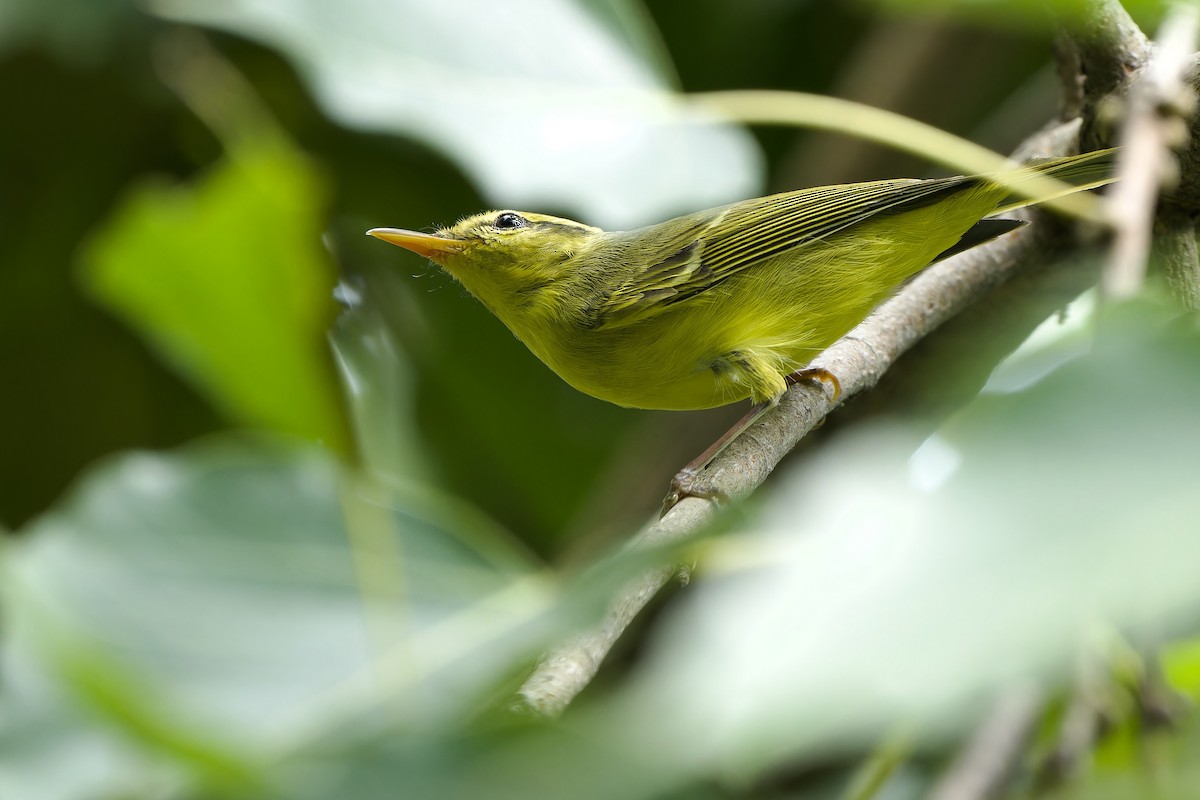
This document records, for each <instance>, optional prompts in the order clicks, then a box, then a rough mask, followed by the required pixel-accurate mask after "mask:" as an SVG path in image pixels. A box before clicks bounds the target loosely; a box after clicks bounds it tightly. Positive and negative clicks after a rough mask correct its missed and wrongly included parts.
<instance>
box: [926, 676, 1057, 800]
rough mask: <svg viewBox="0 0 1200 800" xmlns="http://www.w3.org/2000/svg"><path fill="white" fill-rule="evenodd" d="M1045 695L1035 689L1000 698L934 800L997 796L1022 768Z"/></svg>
mask: <svg viewBox="0 0 1200 800" xmlns="http://www.w3.org/2000/svg"><path fill="white" fill-rule="evenodd" d="M1041 706H1042V695H1041V692H1039V691H1038V690H1037V689H1036V688H1034V687H1022V688H1018V689H1013V690H1011V691H1009V692H1007V693H1005V694H1004V695H1002V696H1001V697H1000V701H999V702H998V703H996V705H995V707H994V708H993V709H992V712H991V714H989V715H988V717H987V718H986V719H985V720H984V721H983V724H982V725H980V726H979V728H978V729H977V730H976V731H975V735H974V736H973V737H972V738H971V741H970V742H968V743H967V746H966V748H965V749H964V750H963V751H962V753H960V754H959V756H958V758H957V759H955V761H954V763H953V764H952V765H951V767H950V769H949V771H948V772H947V773H946V774H945V776H943V777H942V779H941V780H940V781H938V783H937V785H936V786H934V788H933V791H932V792H931V793H930V795H929V796H930V798H931V799H932V800H985V798H988V797H996V796H998V795H999V794H1000V792H1001V790H1003V789H1004V788H1005V786H1006V785H1007V784H1008V783H1009V782H1010V781H1011V780H1012V776H1013V774H1014V773H1015V772H1016V771H1017V769H1018V768H1019V767H1020V766H1021V757H1022V754H1023V752H1024V750H1025V745H1026V744H1027V743H1028V742H1029V740H1030V738H1031V737H1032V735H1033V732H1034V730H1035V729H1036V727H1037V722H1038V715H1039V714H1040V712H1041Z"/></svg>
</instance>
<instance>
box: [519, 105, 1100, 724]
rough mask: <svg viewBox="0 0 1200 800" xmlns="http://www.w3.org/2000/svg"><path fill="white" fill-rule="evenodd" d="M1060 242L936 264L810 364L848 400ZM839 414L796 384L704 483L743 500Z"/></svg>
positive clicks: (591, 651)
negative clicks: (831, 379)
mask: <svg viewBox="0 0 1200 800" xmlns="http://www.w3.org/2000/svg"><path fill="white" fill-rule="evenodd" d="M1078 132H1079V126H1078V121H1077V120H1076V121H1073V122H1070V123H1065V124H1063V125H1059V126H1056V127H1053V128H1050V129H1048V130H1045V131H1043V132H1041V133H1039V134H1037V135H1036V136H1035V137H1033V138H1031V139H1030V140H1028V141H1027V142H1026V143H1025V144H1024V145H1023V146H1022V147H1021V148H1020V149H1019V151H1018V152H1017V153H1016V154H1014V155H1015V157H1017V158H1020V159H1029V158H1035V157H1048V156H1053V155H1065V154H1066V153H1068V152H1070V151H1071V150H1073V149H1074V143H1075V141H1076V140H1077V138H1078ZM1054 236H1055V233H1054V232H1053V231H1050V230H1048V229H1047V226H1038V225H1032V226H1029V227H1027V228H1022V229H1020V230H1017V231H1014V232H1013V233H1010V234H1008V235H1006V236H1004V237H1002V238H1000V239H997V240H995V241H993V242H990V243H988V244H986V245H982V246H980V247H977V248H974V249H972V250H968V251H966V252H965V253H962V254H960V255H958V256H955V257H953V258H951V259H948V260H947V261H945V262H943V263H940V264H937V265H935V266H934V267H932V268H930V269H929V270H927V271H926V272H923V273H921V274H920V275H919V276H917V277H916V278H915V279H914V280H913V281H912V282H910V283H909V284H908V285H907V286H905V287H904V289H902V290H901V291H900V293H899V294H897V295H896V296H895V297H893V298H892V299H890V300H889V301H887V302H886V303H884V304H883V305H882V306H880V307H879V308H878V309H877V310H876V311H875V312H874V313H873V314H871V316H869V317H868V318H867V319H866V320H864V321H863V322H862V323H861V324H860V325H859V326H858V327H856V328H855V329H854V330H852V331H851V332H850V333H848V334H847V335H846V336H845V337H843V338H842V339H841V340H840V341H838V342H837V343H835V344H834V345H833V346H831V347H830V348H829V349H828V350H826V351H825V352H824V353H822V354H821V356H820V357H819V358H817V359H816V360H815V361H814V362H813V364H812V366H814V367H824V368H825V369H828V370H829V371H831V372H833V373H834V374H835V375H837V376H838V379H839V380H840V381H841V384H842V397H843V399H845V398H848V397H850V396H852V395H855V394H859V393H861V392H864V391H866V390H868V389H870V388H871V387H872V386H874V385H875V384H876V383H877V382H878V381H879V379H880V378H881V377H882V376H883V374H884V373H885V372H886V371H887V369H888V367H889V366H891V364H892V363H893V362H895V360H896V359H897V358H899V357H900V355H901V354H903V353H904V352H905V351H906V350H908V349H909V348H910V347H912V346H913V345H914V344H916V343H917V342H919V341H920V340H921V339H922V338H924V337H925V336H927V335H928V334H929V333H931V332H932V331H933V330H934V329H936V328H937V327H938V326H939V325H940V324H941V323H943V322H945V321H946V320H947V319H949V318H951V317H952V316H954V315H955V314H957V313H959V312H960V311H962V310H963V309H964V308H966V307H967V306H969V305H970V304H971V303H973V302H974V301H975V300H976V299H978V298H979V297H980V296H981V295H983V294H985V293H986V292H988V291H989V290H990V289H992V288H993V287H995V286H997V285H998V284H1000V283H1002V282H1004V281H1005V280H1007V279H1008V278H1009V277H1011V276H1012V275H1013V274H1015V273H1016V272H1018V271H1019V270H1020V268H1021V266H1022V265H1024V264H1025V263H1027V262H1029V261H1030V260H1032V259H1034V258H1035V257H1036V256H1037V255H1038V253H1039V252H1040V251H1041V250H1043V249H1044V248H1045V247H1047V246H1048V243H1049V241H1050V240H1051V239H1053V237H1054ZM834 407H835V404H834V403H832V402H830V400H829V398H828V396H827V395H826V394H825V391H824V389H823V388H822V387H820V386H815V385H809V384H807V383H799V384H796V385H795V386H793V387H792V388H791V389H789V390H788V392H787V393H785V394H784V396H783V398H782V399H780V401H779V404H778V405H777V406H775V408H773V409H771V410H770V411H768V412H767V413H765V414H764V415H763V416H762V417H760V418H759V419H758V421H757V422H756V423H755V424H754V425H753V426H751V427H750V428H749V429H747V430H746V431H745V432H743V433H742V435H741V436H739V437H737V438H736V439H734V440H733V441H732V442H731V443H730V444H729V446H728V447H726V448H725V450H724V451H722V452H721V454H720V455H718V456H717V458H715V459H714V460H713V462H712V463H711V464H710V465H709V467H708V469H707V470H706V471H705V478H706V481H707V482H708V483H709V484H710V485H711V486H712V487H713V488H715V489H717V490H718V491H719V492H721V493H722V494H723V495H725V496H726V497H729V498H732V499H735V500H736V499H741V498H745V497H746V496H748V495H749V494H750V493H751V492H753V491H754V490H755V489H756V488H757V487H758V486H759V485H760V484H761V483H762V482H763V481H764V480H766V478H767V476H768V475H769V474H770V473H771V470H773V469H774V468H775V465H776V464H778V463H779V461H780V460H781V459H782V458H783V457H784V456H785V455H787V454H788V452H789V451H790V450H791V449H792V448H793V447H795V445H796V443H797V442H799V441H800V440H801V439H802V438H803V437H804V436H805V434H807V433H808V432H809V431H811V430H812V429H813V428H815V427H817V426H818V425H819V424H820V423H821V422H822V420H824V418H825V416H826V415H827V414H828V413H829V412H830V411H832V410H833V408H834ZM715 513H716V507H715V506H714V504H713V503H712V502H711V501H709V500H702V499H700V498H696V497H686V498H684V499H683V500H681V501H680V502H679V503H677V504H676V505H675V506H674V507H672V508H671V510H670V511H668V512H667V514H666V515H665V516H664V517H663V518H662V519H660V520H658V521H657V522H655V523H654V524H652V525H650V526H649V527H648V528H646V529H645V530H643V531H642V532H641V533H640V534H639V535H638V537H637V539H635V541H634V546H656V545H661V544H667V543H672V542H678V541H681V540H684V539H687V538H688V537H690V536H692V535H694V534H695V533H696V532H698V531H699V530H700V529H702V528H703V527H704V526H705V525H706V524H707V523H708V522H709V521H711V520H712V518H713V516H714V514H715ZM677 572H678V569H677V568H676V567H667V568H663V569H659V570H654V571H652V572H648V573H646V574H645V575H643V576H641V577H639V578H638V579H636V580H635V581H632V582H631V583H630V584H629V585H628V586H626V587H625V590H624V591H622V592H621V594H620V595H619V596H618V598H617V600H616V601H615V602H614V603H613V604H612V606H611V607H610V609H609V611H608V613H607V614H606V615H605V617H604V619H603V620H602V621H601V623H600V624H599V625H598V626H596V627H595V628H593V629H592V630H589V631H585V632H584V633H582V634H580V635H578V636H576V637H574V638H573V639H571V640H570V641H568V642H566V643H564V644H563V645H561V646H560V647H558V648H557V649H555V650H554V651H552V652H551V653H549V654H548V655H547V656H545V657H544V658H543V659H542V661H541V662H540V663H539V664H538V665H537V667H536V668H535V669H534V671H533V674H532V675H530V677H529V678H528V679H527V680H526V681H525V683H524V685H523V686H522V687H521V689H520V691H519V698H520V701H519V702H520V705H521V706H523V707H524V708H526V709H528V710H532V711H534V712H536V713H539V714H543V715H546V716H555V715H557V714H559V713H561V712H562V711H563V709H565V708H566V706H567V705H568V704H569V703H570V702H571V700H572V699H573V698H574V697H575V695H577V694H578V693H579V692H580V691H582V689H583V688H584V687H585V686H587V684H588V683H589V682H590V681H591V679H592V678H593V677H594V676H595V674H596V671H597V670H598V669H599V667H600V663H601V661H603V659H604V657H605V656H606V655H607V654H608V652H609V650H610V649H611V648H612V646H613V645H614V644H615V643H616V641H617V639H618V638H619V637H620V636H621V633H622V632H623V631H624V630H625V628H626V626H628V625H629V623H630V622H632V621H633V619H634V617H636V616H637V614H638V612H640V611H641V610H642V608H644V607H645V605H646V603H648V602H649V601H650V600H651V599H652V598H653V597H654V595H655V594H656V593H657V592H658V590H659V589H661V588H662V587H663V586H664V585H665V584H666V583H667V582H668V581H669V580H671V578H672V576H673V575H675V574H677Z"/></svg>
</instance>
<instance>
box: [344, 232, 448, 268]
mask: <svg viewBox="0 0 1200 800" xmlns="http://www.w3.org/2000/svg"><path fill="white" fill-rule="evenodd" d="M367 235H369V236H374V237H375V238H376V239H382V240H383V241H385V242H390V243H391V244H394V245H396V246H397V247H403V248H404V249H405V250H411V251H413V252H414V253H416V254H417V255H419V256H424V257H425V258H428V259H429V260H430V261H436V262H437V263H439V264H440V263H442V260H443V259H445V258H446V256H448V255H451V254H453V253H458V252H460V251H461V250H462V247H463V242H461V241H459V240H458V239H447V238H445V237H443V236H434V235H433V234H431V233H419V232H417V231H406V230H404V229H403V228H372V229H371V230H369V231H367Z"/></svg>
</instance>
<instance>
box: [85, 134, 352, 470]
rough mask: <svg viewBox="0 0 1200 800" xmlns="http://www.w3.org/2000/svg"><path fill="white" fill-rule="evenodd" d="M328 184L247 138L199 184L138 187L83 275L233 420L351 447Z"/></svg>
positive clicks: (278, 146)
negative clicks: (330, 251) (339, 372)
mask: <svg viewBox="0 0 1200 800" xmlns="http://www.w3.org/2000/svg"><path fill="white" fill-rule="evenodd" d="M324 192H325V190H324V186H323V184H322V182H321V180H320V179H319V177H318V176H317V174H316V173H315V171H314V169H313V167H312V166H311V165H310V164H309V163H308V162H307V161H306V160H305V159H304V158H303V157H302V156H301V155H300V154H298V153H296V152H295V151H294V150H292V149H290V148H288V147H287V146H285V145H284V144H283V143H282V142H280V141H274V140H267V139H264V140H262V141H259V142H257V143H250V144H246V145H244V146H241V147H238V148H236V149H235V150H231V151H230V156H229V157H228V158H227V160H225V161H223V162H221V163H220V164H218V165H217V166H216V167H214V168H213V169H212V170H211V171H210V172H209V173H208V174H206V175H205V176H203V177H202V178H201V179H200V180H199V181H197V182H196V184H195V185H192V186H168V185H164V184H163V182H162V181H157V182H148V183H143V184H142V185H140V186H138V187H136V188H134V189H133V190H132V191H131V192H130V194H129V195H128V197H126V198H125V200H124V201H123V202H122V204H121V205H120V207H119V208H118V209H117V211H116V212H115V213H114V215H113V217H112V219H111V220H110V221H109V222H108V223H107V225H106V226H105V227H104V228H103V229H102V230H101V231H100V232H99V233H98V234H97V236H96V237H95V239H94V240H93V241H92V243H91V245H90V246H89V247H88V248H87V251H86V253H85V255H84V262H85V264H84V266H85V267H86V270H85V272H84V278H85V279H86V285H87V287H88V288H89V289H90V290H91V292H92V293H93V295H94V296H95V297H96V298H97V299H98V300H100V301H101V302H102V303H104V304H105V305H106V306H107V307H108V308H109V309H110V310H112V311H113V312H114V313H116V314H118V315H120V316H121V317H123V318H124V319H125V320H126V321H127V322H128V323H129V324H130V325H132V326H133V327H135V328H136V329H138V330H139V332H141V333H142V335H143V336H145V337H146V338H147V339H148V340H149V342H150V343H151V344H152V345H153V346H154V347H155V348H157V349H158V350H159V352H160V353H161V354H162V355H163V356H164V357H165V358H166V359H167V360H168V361H169V362H170V363H172V364H173V365H175V366H176V367H177V368H178V369H179V370H180V371H181V372H182V373H183V374H184V375H185V376H186V377H187V378H189V379H190V380H191V381H192V382H193V383H194V384H195V385H196V386H197V387H198V388H199V389H200V390H201V391H202V392H204V393H205V394H206V395H207V396H208V397H209V398H210V399H211V400H212V401H213V402H214V403H215V404H216V405H217V406H218V407H220V408H222V409H223V410H224V411H225V412H226V413H228V414H229V415H230V416H231V417H233V418H234V419H236V420H238V421H240V422H242V423H245V424H248V425H251V426H255V427H267V428H273V429H275V430H279V431H283V432H286V433H289V434H294V435H299V436H303V437H307V438H310V439H315V440H320V441H324V442H325V443H327V444H328V445H329V446H330V447H332V448H334V449H335V450H339V451H344V449H345V446H346V433H345V422H344V419H343V416H342V409H341V407H340V401H339V398H338V390H337V386H336V381H335V378H334V372H333V368H332V365H331V362H330V358H329V354H328V350H327V346H326V343H325V339H324V336H325V330H326V328H327V327H328V325H329V323H330V321H331V320H332V318H333V315H334V312H335V306H334V304H333V300H332V298H331V296H330V293H331V291H332V287H333V283H334V268H333V266H332V264H331V263H330V259H329V257H328V256H327V254H326V253H325V252H324V251H323V250H322V248H321V243H320V236H321V217H320V209H321V206H322V203H323V198H324Z"/></svg>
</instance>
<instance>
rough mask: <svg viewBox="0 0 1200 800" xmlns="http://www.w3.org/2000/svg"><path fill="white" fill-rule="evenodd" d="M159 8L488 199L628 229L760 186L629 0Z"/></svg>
mask: <svg viewBox="0 0 1200 800" xmlns="http://www.w3.org/2000/svg"><path fill="white" fill-rule="evenodd" d="M155 9H156V11H157V12H158V13H160V14H163V15H164V16H167V17H169V18H172V19H177V20H184V21H188V22H194V23H199V24H204V25H210V26H213V27H217V28H220V29H222V30H229V31H233V32H235V33H238V34H240V35H243V36H247V37H250V38H252V39H257V40H259V41H262V42H265V43H267V44H269V45H271V46H273V47H275V48H277V49H279V50H280V51H281V52H283V53H286V54H288V56H289V57H290V59H291V61H292V62H293V63H294V64H295V65H296V67H297V69H298V70H300V72H301V73H302V74H303V75H304V76H306V78H307V80H308V82H309V84H310V85H311V86H312V88H313V91H314V93H315V94H316V96H317V98H318V100H319V101H320V102H321V103H322V104H323V106H324V107H325V109H326V111H327V112H328V113H329V114H330V115H331V116H332V117H334V118H335V119H337V120H340V121H341V122H342V123H344V124H346V125H349V126H352V127H356V128H360V129H365V130H371V131H386V132H390V133H398V134H405V135H409V136H413V137H415V138H417V139H420V140H422V141H424V142H426V143H428V144H430V145H432V146H434V147H437V148H439V149H441V150H442V151H444V152H445V153H446V154H447V155H449V156H450V157H452V158H453V159H455V160H456V161H457V162H458V163H459V164H460V165H461V166H462V167H463V168H465V169H466V170H467V171H468V172H469V174H470V175H471V176H472V177H473V178H474V179H475V180H476V181H477V183H478V184H479V186H480V187H481V189H482V191H483V193H484V194H485V196H486V197H487V198H488V199H489V201H490V202H491V203H493V204H494V205H496V206H503V207H513V206H517V207H520V206H530V207H538V206H547V205H554V206H558V207H564V208H568V209H572V210H573V211H574V212H576V213H578V214H581V215H582V216H584V217H586V218H587V219H588V220H589V221H591V222H594V223H596V224H600V225H606V226H628V225H636V224H645V223H648V222H653V221H656V220H657V219H658V218H662V217H663V216H665V215H668V214H670V213H675V212H678V211H680V210H694V209H697V208H704V207H707V206H714V205H719V204H721V203H724V202H727V201H729V200H733V199H738V198H741V197H745V196H748V195H752V194H755V193H757V189H758V188H759V182H760V169H761V166H760V163H759V156H758V153H757V149H756V147H755V145H754V144H753V141H752V139H751V138H750V136H749V135H748V134H747V133H746V132H745V131H743V130H740V129H738V128H735V127H733V126H730V125H727V124H721V123H715V122H703V121H699V120H696V119H692V120H690V121H689V120H688V119H685V118H683V117H682V116H680V115H679V113H678V111H677V109H676V108H675V107H674V104H673V100H672V96H671V94H670V93H669V91H668V89H669V87H670V78H669V77H667V76H666V75H664V72H665V69H664V68H663V67H662V66H661V65H662V63H663V58H662V48H661V46H660V45H658V44H657V42H656V38H655V36H654V35H653V34H652V33H651V32H650V30H649V28H648V26H647V24H646V22H645V16H644V14H643V15H639V14H637V13H635V9H636V6H635V5H634V4H633V3H631V2H628V1H627V0H606V1H605V0H589V2H583V0H534V1H533V2H526V3H523V4H521V6H520V7H519V8H514V7H511V6H508V5H505V4H497V3H488V2H482V0H441V1H440V2H437V3H428V2H421V0H403V2H389V3H383V2H379V0H352V2H344V3H339V4H337V5H336V6H335V5H330V4H328V3H324V2H320V0H303V1H300V2H297V1H296V0H265V1H264V0H257V1H256V2H248V1H247V0H237V1H236V2H224V3H208V2H200V1H199V0H164V1H163V2H159V3H158V4H156V6H155ZM652 43H653V44H652ZM396 178H397V179H399V180H403V176H396ZM402 222H404V221H403V220H397V221H395V224H400V223H402ZM429 222H432V220H416V221H408V222H405V223H404V224H407V225H409V226H410V227H420V226H422V225H425V224H428V223H429ZM380 224H382V223H380Z"/></svg>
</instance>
